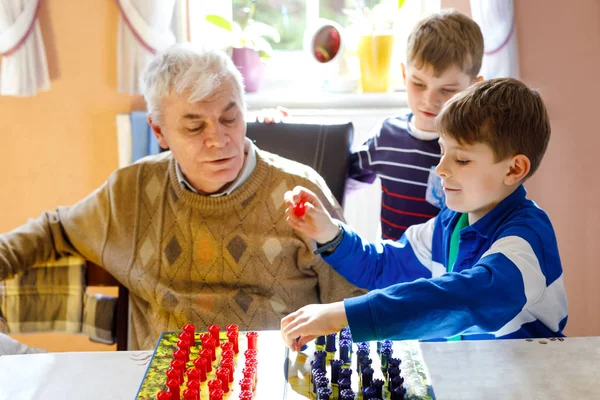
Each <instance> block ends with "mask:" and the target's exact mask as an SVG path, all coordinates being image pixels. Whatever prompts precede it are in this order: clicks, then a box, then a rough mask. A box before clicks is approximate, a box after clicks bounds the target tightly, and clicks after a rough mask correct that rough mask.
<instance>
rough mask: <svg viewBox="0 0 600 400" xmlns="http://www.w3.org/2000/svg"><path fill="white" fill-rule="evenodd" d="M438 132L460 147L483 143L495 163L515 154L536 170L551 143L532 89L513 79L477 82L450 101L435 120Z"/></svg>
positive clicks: (546, 122)
mask: <svg viewBox="0 0 600 400" xmlns="http://www.w3.org/2000/svg"><path fill="white" fill-rule="evenodd" d="M436 126H437V130H438V132H439V133H440V135H442V136H448V137H450V138H452V139H454V140H456V141H457V142H459V143H461V144H462V143H466V144H474V143H485V144H487V145H489V146H490V147H491V148H492V151H493V152H494V155H495V157H496V161H501V160H506V159H507V158H509V157H513V156H515V155H517V154H523V155H525V156H527V158H529V161H530V163H531V169H530V171H529V174H528V175H527V177H530V176H531V175H533V173H534V172H535V171H536V170H537V169H538V167H539V165H540V163H541V161H542V158H543V157H544V153H545V152H546V148H547V147H548V141H549V140H550V120H549V118H548V113H547V111H546V106H545V105H544V101H543V100H542V97H541V96H540V94H539V93H538V91H537V90H535V89H530V88H528V87H527V86H525V84H523V83H522V82H520V81H518V80H516V79H512V78H497V79H491V80H489V81H484V82H479V83H476V84H474V85H473V86H471V87H470V88H468V89H466V90H465V91H463V92H461V93H459V94H457V95H456V96H454V97H452V98H451V99H450V100H449V101H448V102H447V103H446V104H445V105H444V107H443V108H442V111H441V112H440V114H439V115H438V116H437V118H436Z"/></svg>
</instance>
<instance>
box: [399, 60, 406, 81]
mask: <svg viewBox="0 0 600 400" xmlns="http://www.w3.org/2000/svg"><path fill="white" fill-rule="evenodd" d="M400 68H402V79H403V80H404V86H406V67H405V66H404V63H400Z"/></svg>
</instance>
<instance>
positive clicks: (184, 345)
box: [177, 339, 190, 362]
mask: <svg viewBox="0 0 600 400" xmlns="http://www.w3.org/2000/svg"><path fill="white" fill-rule="evenodd" d="M177 348H178V349H179V350H182V351H185V354H186V357H185V362H188V361H190V342H188V341H187V340H182V339H179V340H178V341H177Z"/></svg>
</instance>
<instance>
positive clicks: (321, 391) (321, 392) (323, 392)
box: [317, 387, 331, 400]
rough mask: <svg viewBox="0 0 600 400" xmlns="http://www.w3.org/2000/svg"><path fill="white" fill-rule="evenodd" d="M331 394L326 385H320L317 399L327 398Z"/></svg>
mask: <svg viewBox="0 0 600 400" xmlns="http://www.w3.org/2000/svg"><path fill="white" fill-rule="evenodd" d="M330 396H331V389H329V388H328V387H321V388H319V390H317V400H329V398H330Z"/></svg>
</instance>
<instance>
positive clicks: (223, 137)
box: [204, 124, 229, 147]
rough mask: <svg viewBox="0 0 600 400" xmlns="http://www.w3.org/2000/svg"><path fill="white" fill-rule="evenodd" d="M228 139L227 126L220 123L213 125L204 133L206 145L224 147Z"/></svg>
mask: <svg viewBox="0 0 600 400" xmlns="http://www.w3.org/2000/svg"><path fill="white" fill-rule="evenodd" d="M228 141H229V136H227V132H226V130H225V128H224V127H222V126H220V125H219V124H215V125H212V126H211V127H210V128H209V129H207V130H206V132H205V135H204V145H205V146H206V147H224V146H225V145H227V143H228Z"/></svg>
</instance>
